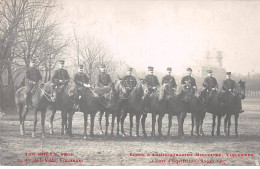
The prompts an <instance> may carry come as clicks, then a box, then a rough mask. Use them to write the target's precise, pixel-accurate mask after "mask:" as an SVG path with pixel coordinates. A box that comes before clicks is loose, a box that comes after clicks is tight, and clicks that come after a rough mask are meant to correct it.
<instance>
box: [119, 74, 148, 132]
mask: <svg viewBox="0 0 260 169" xmlns="http://www.w3.org/2000/svg"><path fill="white" fill-rule="evenodd" d="M147 94H148V86H147V82H146V80H145V79H140V82H139V83H138V84H137V85H136V86H135V87H134V88H133V90H132V91H131V92H130V94H129V96H128V98H127V100H126V102H125V105H124V107H123V110H122V112H121V116H120V120H121V133H122V136H123V137H125V136H126V134H125V131H124V120H125V118H126V116H127V113H129V115H130V117H129V118H130V136H132V128H133V116H136V136H137V137H139V125H140V118H141V116H142V115H143V114H145V111H144V99H145V98H146V97H147ZM142 129H143V135H144V136H146V135H147V134H146V132H145V126H144V125H143V123H142Z"/></svg>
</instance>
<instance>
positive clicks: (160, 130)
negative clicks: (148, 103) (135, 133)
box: [158, 114, 164, 137]
mask: <svg viewBox="0 0 260 169" xmlns="http://www.w3.org/2000/svg"><path fill="white" fill-rule="evenodd" d="M163 116H164V115H162V114H160V115H159V117H158V133H159V136H160V137H162V118H163Z"/></svg>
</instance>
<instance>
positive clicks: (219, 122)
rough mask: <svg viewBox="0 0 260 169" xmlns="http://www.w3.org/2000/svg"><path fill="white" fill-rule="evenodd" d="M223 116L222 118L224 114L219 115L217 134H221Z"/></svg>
mask: <svg viewBox="0 0 260 169" xmlns="http://www.w3.org/2000/svg"><path fill="white" fill-rule="evenodd" d="M221 118H222V116H221V115H218V126H217V136H219V135H220V126H221Z"/></svg>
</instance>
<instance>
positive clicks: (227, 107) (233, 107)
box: [223, 80, 246, 136]
mask: <svg viewBox="0 0 260 169" xmlns="http://www.w3.org/2000/svg"><path fill="white" fill-rule="evenodd" d="M245 83H246V82H244V81H241V80H239V82H238V83H237V85H236V88H235V89H234V90H233V92H225V93H224V94H223V101H224V113H225V115H226V117H225V120H224V132H225V134H226V135H227V136H229V135H230V126H231V120H230V119H231V116H232V115H234V116H235V133H236V136H238V132H237V128H238V118H239V113H240V111H241V107H240V105H241V100H243V99H244V98H245V89H246V86H245ZM227 125H228V129H227Z"/></svg>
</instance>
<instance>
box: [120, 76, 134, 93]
mask: <svg viewBox="0 0 260 169" xmlns="http://www.w3.org/2000/svg"><path fill="white" fill-rule="evenodd" d="M123 80H124V81H125V82H126V83H125V84H126V86H125V87H126V88H128V89H130V90H132V89H133V88H134V87H135V86H136V84H137V82H136V79H135V77H134V76H132V75H126V76H125V77H123Z"/></svg>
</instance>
